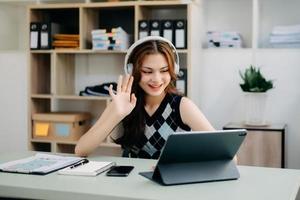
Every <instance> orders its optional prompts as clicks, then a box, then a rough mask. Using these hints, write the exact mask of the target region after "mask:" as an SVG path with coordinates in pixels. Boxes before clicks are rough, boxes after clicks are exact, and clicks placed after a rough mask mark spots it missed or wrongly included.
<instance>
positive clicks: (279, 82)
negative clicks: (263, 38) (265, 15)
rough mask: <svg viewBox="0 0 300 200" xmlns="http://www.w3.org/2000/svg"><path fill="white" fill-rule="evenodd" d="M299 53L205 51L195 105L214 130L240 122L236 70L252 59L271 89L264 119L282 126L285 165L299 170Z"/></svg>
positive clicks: (241, 105)
mask: <svg viewBox="0 0 300 200" xmlns="http://www.w3.org/2000/svg"><path fill="white" fill-rule="evenodd" d="M299 53H300V50H258V52H257V53H256V55H255V54H254V55H252V51H251V50H242V51H236V50H234V49H233V50H221V49H220V50H207V51H205V52H204V56H203V67H202V69H201V73H200V74H199V87H200V88H199V90H201V96H199V106H200V108H201V109H202V111H203V112H204V113H205V115H206V116H207V118H208V119H209V120H210V121H211V123H212V124H213V125H214V126H215V128H217V129H222V127H223V126H224V125H225V124H226V123H228V122H230V121H243V119H244V102H243V93H242V91H241V89H240V87H239V83H240V82H241V78H240V77H239V73H238V72H239V70H243V69H245V67H247V66H249V64H255V63H252V62H251V60H252V56H253V60H256V63H257V66H259V67H261V70H262V73H263V74H264V75H265V76H266V78H268V79H274V85H275V88H274V89H272V90H270V91H269V92H268V100H267V108H266V119H267V121H268V122H270V123H286V124H287V131H286V164H287V167H289V168H298V169H299V168H300V159H299V156H298V155H299V154H300V148H299V141H300V134H299V133H300V123H299V122H300V109H299V105H298V104H299V101H300V90H299V87H298V86H299V80H300V67H299V64H300V57H299Z"/></svg>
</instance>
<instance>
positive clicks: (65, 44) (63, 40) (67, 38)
mask: <svg viewBox="0 0 300 200" xmlns="http://www.w3.org/2000/svg"><path fill="white" fill-rule="evenodd" d="M53 39H54V40H53V43H52V46H53V47H54V48H55V49H58V48H71V49H78V48H79V35H78V34H55V35H54V36H53Z"/></svg>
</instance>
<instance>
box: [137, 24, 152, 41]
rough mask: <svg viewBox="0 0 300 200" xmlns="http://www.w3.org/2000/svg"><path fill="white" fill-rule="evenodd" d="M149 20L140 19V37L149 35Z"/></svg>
mask: <svg viewBox="0 0 300 200" xmlns="http://www.w3.org/2000/svg"><path fill="white" fill-rule="evenodd" d="M149 30H150V26H149V21H148V20H140V21H139V39H141V38H143V37H147V36H149Z"/></svg>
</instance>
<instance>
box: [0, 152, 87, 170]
mask: <svg viewBox="0 0 300 200" xmlns="http://www.w3.org/2000/svg"><path fill="white" fill-rule="evenodd" d="M82 160H84V158H80V157H72V156H58V155H51V154H46V153H37V154H35V155H34V156H31V157H27V158H23V159H20V160H14V161H10V162H6V163H3V164H0V171H2V172H12V173H22V174H39V175H45V174H48V173H50V172H53V171H56V170H59V169H62V168H65V167H67V166H70V165H73V164H76V163H78V162H81V161H82Z"/></svg>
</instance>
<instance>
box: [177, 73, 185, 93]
mask: <svg viewBox="0 0 300 200" xmlns="http://www.w3.org/2000/svg"><path fill="white" fill-rule="evenodd" d="M176 89H177V90H178V91H179V92H181V93H182V94H184V95H185V96H186V95H187V70H186V69H179V73H178V78H177V80H176Z"/></svg>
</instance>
